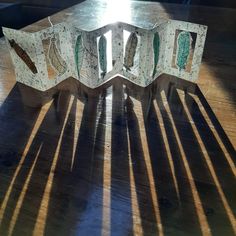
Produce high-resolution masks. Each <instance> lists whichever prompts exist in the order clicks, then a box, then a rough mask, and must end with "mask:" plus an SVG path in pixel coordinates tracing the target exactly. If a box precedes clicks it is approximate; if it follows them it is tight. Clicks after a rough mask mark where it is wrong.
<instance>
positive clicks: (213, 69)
mask: <svg viewBox="0 0 236 236" xmlns="http://www.w3.org/2000/svg"><path fill="white" fill-rule="evenodd" d="M111 2H112V1H108V3H106V2H105V1H95V0H93V1H86V2H83V3H81V4H79V5H76V6H73V7H71V8H69V9H66V10H64V11H62V12H60V13H57V14H55V15H53V16H52V17H51V21H52V22H53V24H56V23H59V22H62V21H65V20H68V21H73V22H74V23H76V24H78V26H79V27H83V28H84V29H94V28H96V27H99V26H102V25H104V24H107V23H111V22H115V21H125V22H128V23H132V24H137V25H139V26H142V27H151V26H152V25H153V24H154V23H155V22H157V21H158V20H162V19H168V18H170V19H178V20H186V21H190V22H193V23H200V24H205V25H208V35H207V41H206V46H205V52H204V57H203V63H202V66H201V71H200V76H199V80H198V81H197V83H196V84H193V83H190V82H187V81H182V80H180V79H177V78H175V77H171V76H166V75H163V76H161V77H160V78H158V79H157V80H156V81H155V82H154V83H153V84H151V85H150V86H148V87H147V88H140V87H137V86H135V85H133V84H131V83H129V82H127V81H123V80H122V79H121V78H116V79H114V80H112V81H111V82H110V83H108V84H106V85H104V86H102V87H101V88H99V89H96V90H91V89H88V88H86V87H85V86H83V85H82V84H80V83H79V82H76V81H74V80H73V79H71V80H68V81H67V82H65V83H62V84H60V85H59V86H58V87H56V88H55V89H52V90H49V91H47V92H45V93H40V92H37V91H35V90H33V89H30V88H28V87H26V86H24V85H21V84H18V83H17V84H16V83H15V76H14V69H13V66H12V63H11V60H10V55H9V52H8V50H7V48H6V43H5V41H4V38H1V39H0V235H4V236H5V235H17V236H18V235H79V236H80V235H122V236H123V235H174V236H176V235H235V232H236V224H235V213H236V198H235V196H236V182H235V174H236V170H235V161H236V155H235V146H236V109H235V108H236V41H235V38H236V29H235V24H236V10H234V9H227V8H211V7H199V6H182V5H177V4H173V5H171V4H160V3H153V2H152V3H151V2H135V1H132V2H129V1H117V3H113V4H112V3H111ZM118 2H119V3H118ZM122 4H124V5H122ZM124 6H125V7H124ZM48 26H49V22H48V19H43V20H41V21H39V22H36V23H34V24H32V25H30V26H27V27H26V28H25V29H24V30H26V31H30V32H34V31H38V30H40V29H43V28H44V27H48ZM38 105H42V106H38Z"/></svg>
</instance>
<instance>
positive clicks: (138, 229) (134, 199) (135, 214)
mask: <svg viewBox="0 0 236 236" xmlns="http://www.w3.org/2000/svg"><path fill="white" fill-rule="evenodd" d="M127 127H128V124H127ZM130 135H132V134H130V133H129V129H127V137H128V139H127V140H128V141H127V142H128V158H129V173H130V194H131V207H132V218H133V232H134V234H135V235H136V234H137V235H143V229H142V225H141V214H140V210H139V204H138V196H137V190H136V185H135V180H134V172H133V167H132V165H133V164H132V159H131V147H130V139H129V137H130Z"/></svg>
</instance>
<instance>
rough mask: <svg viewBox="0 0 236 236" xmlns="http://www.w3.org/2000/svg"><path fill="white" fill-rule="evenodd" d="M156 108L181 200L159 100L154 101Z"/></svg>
mask: <svg viewBox="0 0 236 236" xmlns="http://www.w3.org/2000/svg"><path fill="white" fill-rule="evenodd" d="M154 108H155V111H156V113H157V117H158V119H159V120H160V122H159V123H160V129H161V133H162V136H163V141H164V143H165V149H166V153H167V158H168V161H169V165H170V169H171V174H172V178H173V181H174V186H175V191H176V193H177V196H178V199H179V200H180V196H179V186H178V182H177V179H176V173H175V166H174V162H173V159H172V155H171V151H170V144H169V141H168V138H167V134H166V130H165V127H164V121H163V117H162V114H161V111H160V108H159V107H158V105H157V101H155V102H154Z"/></svg>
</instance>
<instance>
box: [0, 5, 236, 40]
mask: <svg viewBox="0 0 236 236" xmlns="http://www.w3.org/2000/svg"><path fill="white" fill-rule="evenodd" d="M82 1H83V0H60V1H59V0H57V1H56V0H0V27H2V26H5V27H10V28H15V29H19V28H22V27H24V26H26V25H29V24H32V23H33V22H35V21H38V20H40V19H42V18H45V17H47V16H49V15H52V14H54V13H56V12H58V11H60V10H62V9H65V8H67V7H70V6H72V5H74V4H77V3H80V2H82ZM113 1H114V0H113ZM117 1H119V0H117ZM127 1H129V0H127ZM150 1H155V0H150ZM159 2H168V3H181V4H192V5H193V4H195V5H206V6H214V7H229V8H236V0H160V1H159ZM0 36H2V31H1V29H0Z"/></svg>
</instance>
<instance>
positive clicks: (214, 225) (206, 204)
mask: <svg viewBox="0 0 236 236" xmlns="http://www.w3.org/2000/svg"><path fill="white" fill-rule="evenodd" d="M165 93H166V97H167V100H168V104H169V107H170V111H171V115H172V117H173V120H174V124H175V126H176V128H177V130H178V134H179V137H180V141H181V145H182V146H183V149H184V152H185V154H186V158H187V162H188V165H189V167H190V169H191V173H192V176H193V179H194V183H195V186H196V189H197V191H198V194H199V197H200V200H201V202H202V206H203V209H204V212H205V215H206V217H207V221H208V224H209V227H210V229H211V231H212V233H213V234H216V235H221V234H223V233H226V232H227V234H228V235H233V231H232V228H231V225H230V223H229V221H228V218H227V215H226V212H225V210H224V207H223V205H222V202H220V199H219V194H218V191H217V188H216V186H215V185H214V182H213V179H212V176H211V175H210V171H209V169H208V167H207V165H206V160H205V157H204V154H203V152H202V151H203V150H201V147H200V146H199V143H198V142H197V137H196V136H195V134H194V132H193V129H192V127H191V125H190V121H189V120H188V117H187V115H186V112H185V110H184V107H183V105H182V103H181V101H180V98H179V95H178V93H177V90H176V88H175V86H174V85H173V84H171V85H170V87H169V91H165ZM208 138H210V137H209V136H208ZM212 142H213V141H212ZM216 151H217V150H216ZM199 170H201V171H199ZM231 199H232V198H231ZM219 222H221V225H219Z"/></svg>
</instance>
